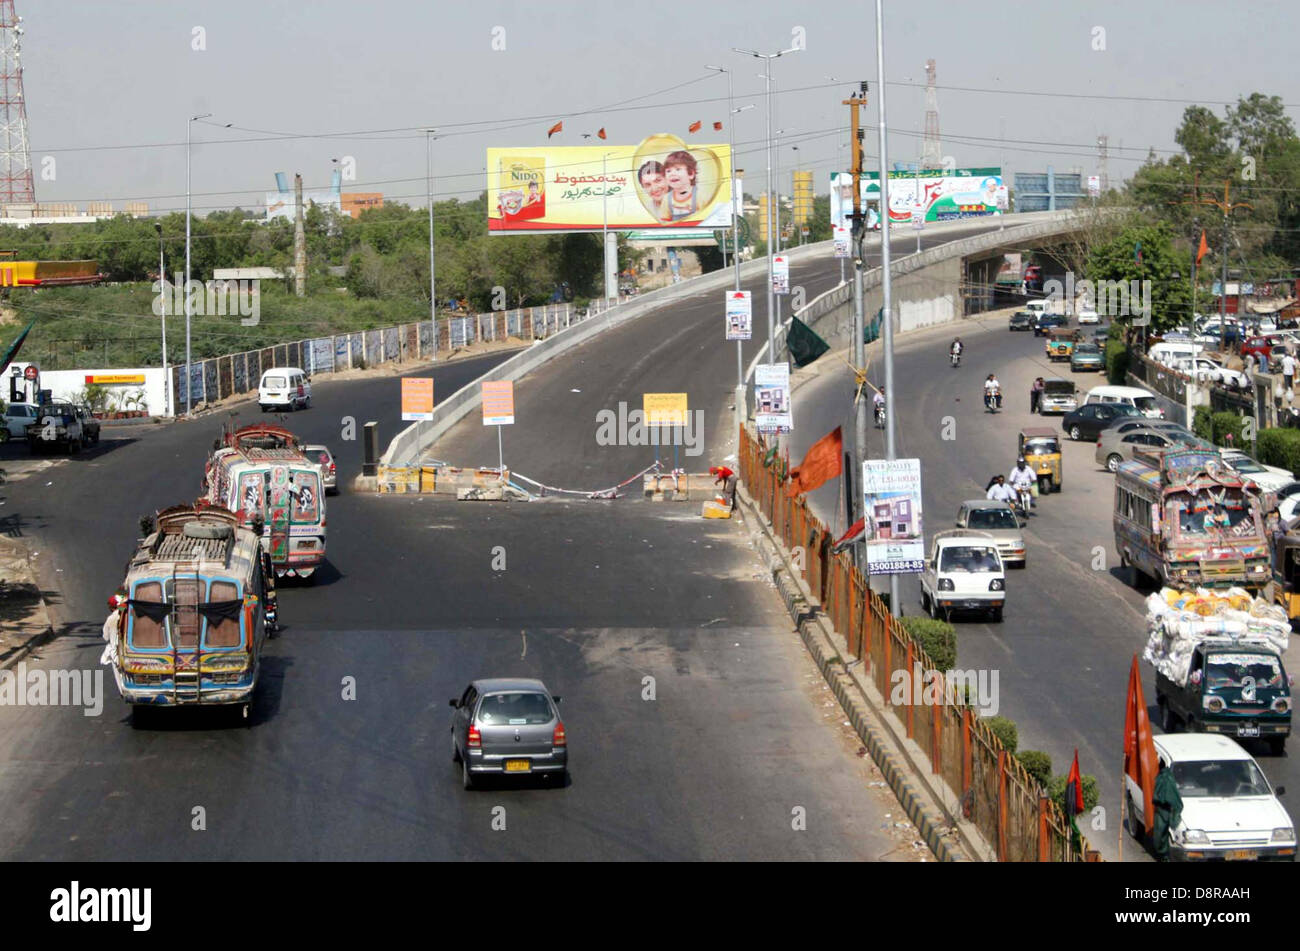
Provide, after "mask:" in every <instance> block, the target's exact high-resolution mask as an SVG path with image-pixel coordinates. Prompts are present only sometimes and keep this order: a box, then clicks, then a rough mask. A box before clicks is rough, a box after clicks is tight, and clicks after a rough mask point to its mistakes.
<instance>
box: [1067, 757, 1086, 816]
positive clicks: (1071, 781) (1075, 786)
mask: <svg viewBox="0 0 1300 951" xmlns="http://www.w3.org/2000/svg"><path fill="white" fill-rule="evenodd" d="M1081 812H1083V777H1082V776H1081V775H1080V774H1079V751H1078V750H1077V749H1076V750H1075V751H1074V763H1073V764H1072V765H1071V766H1070V775H1069V776H1067V777H1066V780H1065V814H1066V815H1067V816H1069V817H1070V818H1073V817H1074V816H1077V815H1078V814H1079V813H1081Z"/></svg>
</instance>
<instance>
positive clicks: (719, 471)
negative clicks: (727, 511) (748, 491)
mask: <svg viewBox="0 0 1300 951" xmlns="http://www.w3.org/2000/svg"><path fill="white" fill-rule="evenodd" d="M709 475H711V476H716V477H717V478H715V479H714V480H713V484H714V485H718V484H719V483H721V484H722V498H723V500H724V502H723V504H725V505H727V506H730V508H731V509H732V511H735V508H736V482H737V477H736V473H735V472H733V471H732V470H730V469H728V468H727V467H726V466H710V467H709Z"/></svg>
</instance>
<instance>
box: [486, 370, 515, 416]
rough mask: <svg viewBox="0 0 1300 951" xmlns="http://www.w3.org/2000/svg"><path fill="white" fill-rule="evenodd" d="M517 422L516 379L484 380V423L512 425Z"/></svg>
mask: <svg viewBox="0 0 1300 951" xmlns="http://www.w3.org/2000/svg"><path fill="white" fill-rule="evenodd" d="M514 422H515V381H514V380H485V381H484V382H483V425H484V426H512V425H514Z"/></svg>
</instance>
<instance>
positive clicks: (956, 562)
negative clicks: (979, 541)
mask: <svg viewBox="0 0 1300 951" xmlns="http://www.w3.org/2000/svg"><path fill="white" fill-rule="evenodd" d="M939 570H940V571H944V572H968V573H971V574H974V573H977V572H981V571H997V570H998V556H997V552H995V551H994V550H993V549H992V548H974V547H965V546H963V547H959V548H958V547H954V548H945V549H944V550H943V554H942V555H940V557H939Z"/></svg>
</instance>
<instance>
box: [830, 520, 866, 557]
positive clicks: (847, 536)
mask: <svg viewBox="0 0 1300 951" xmlns="http://www.w3.org/2000/svg"><path fill="white" fill-rule="evenodd" d="M866 530H867V519H866V516H863V517H862V518H860V519H858V520H857V521H856V522H854V523H853V524H852V525H851V526H849V530H848V531H847V532H845V533H844V534H843V535H841V536H840V537H839V538H837V539H835V544H834V545H832V546H831V554H832V555H838V554H839V553H840V552H842V551H843V550H844V549H846V548H848V547H849V546H850V545H852V544H853V543H854V542H855V541H857V540H858V539H859V538H861V537H862V535H863V533H864V532H866Z"/></svg>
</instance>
